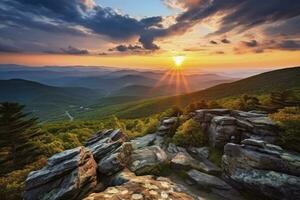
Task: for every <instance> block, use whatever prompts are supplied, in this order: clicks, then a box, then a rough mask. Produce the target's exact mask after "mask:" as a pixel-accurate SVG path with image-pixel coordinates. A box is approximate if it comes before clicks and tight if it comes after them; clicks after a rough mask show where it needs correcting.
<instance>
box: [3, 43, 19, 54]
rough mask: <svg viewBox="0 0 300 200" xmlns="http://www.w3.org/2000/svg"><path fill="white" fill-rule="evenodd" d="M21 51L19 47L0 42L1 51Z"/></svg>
mask: <svg viewBox="0 0 300 200" xmlns="http://www.w3.org/2000/svg"><path fill="white" fill-rule="evenodd" d="M20 52H22V51H21V50H20V49H19V48H18V47H15V46H11V45H8V44H4V43H0V53H20Z"/></svg>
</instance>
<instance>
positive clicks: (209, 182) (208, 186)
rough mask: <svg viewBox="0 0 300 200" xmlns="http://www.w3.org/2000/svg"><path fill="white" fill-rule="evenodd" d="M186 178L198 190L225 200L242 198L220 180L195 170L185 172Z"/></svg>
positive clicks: (240, 199)
mask: <svg viewBox="0 0 300 200" xmlns="http://www.w3.org/2000/svg"><path fill="white" fill-rule="evenodd" d="M187 175H188V177H189V178H190V179H191V180H192V182H194V183H195V184H196V186H197V187H198V188H200V189H204V190H209V191H212V192H213V193H215V194H217V195H219V196H221V197H223V199H226V200H243V199H244V198H243V197H242V196H241V195H240V194H239V193H238V192H237V191H236V190H234V189H233V188H232V187H231V186H230V185H228V184H227V183H226V182H225V181H223V180H222V179H220V178H218V177H215V176H211V175H208V174H205V173H202V172H199V171H197V170H190V171H188V172H187Z"/></svg>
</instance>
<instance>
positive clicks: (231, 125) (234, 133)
mask: <svg viewBox="0 0 300 200" xmlns="http://www.w3.org/2000/svg"><path fill="white" fill-rule="evenodd" d="M194 119H195V120H196V121H198V122H199V123H200V126H201V127H202V130H203V131H204V133H207V134H208V136H209V143H210V145H211V146H212V147H216V148H220V149H223V147H224V145H225V144H227V143H228V142H233V143H238V144H239V143H240V142H241V141H242V140H244V139H248V138H250V139H256V140H263V141H265V142H267V143H273V144H274V143H275V142H276V141H277V140H278V138H279V136H280V130H279V128H278V127H277V125H276V124H275V123H274V122H273V121H272V120H271V119H270V118H269V117H268V115H267V114H264V113H258V112H244V111H237V110H228V109H202V110H198V111H196V115H195V117H194Z"/></svg>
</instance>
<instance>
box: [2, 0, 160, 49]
mask: <svg viewBox="0 0 300 200" xmlns="http://www.w3.org/2000/svg"><path fill="white" fill-rule="evenodd" d="M0 11H1V12H0V19H1V21H3V22H4V23H3V26H4V28H8V27H12V26H13V27H18V29H24V28H30V29H33V31H34V29H39V30H43V31H45V32H59V33H63V34H77V35H80V34H82V35H86V34H87V32H90V33H93V34H97V35H105V36H108V37H109V38H111V39H113V40H120V41H124V40H128V39H131V38H134V37H139V38H141V39H140V41H141V43H142V44H143V46H144V48H148V49H151V50H155V49H158V46H156V45H154V44H150V40H149V39H147V37H146V36H144V35H145V34H147V32H148V30H152V29H153V30H154V29H162V25H161V22H162V17H160V16H158V17H150V18H143V19H141V20H137V19H135V18H132V17H130V16H128V15H122V14H119V13H118V12H116V11H114V10H113V9H111V8H103V7H101V6H99V5H96V4H95V3H94V1H92V0H57V1H53V0H43V1H39V0H10V1H8V0H3V1H1V2H0ZM80 27H82V28H80Z"/></svg>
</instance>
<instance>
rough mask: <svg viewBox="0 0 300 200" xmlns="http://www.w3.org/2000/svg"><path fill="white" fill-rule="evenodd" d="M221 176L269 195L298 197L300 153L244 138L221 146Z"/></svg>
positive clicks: (286, 197) (299, 194)
mask: <svg viewBox="0 0 300 200" xmlns="http://www.w3.org/2000/svg"><path fill="white" fill-rule="evenodd" d="M222 160H223V169H224V176H225V177H226V178H227V179H228V180H229V181H231V182H232V183H233V184H234V185H236V186H237V187H242V188H243V189H247V190H248V191H253V192H255V193H256V194H258V193H259V194H263V195H264V196H266V197H269V198H271V199H278V200H279V199H300V190H299V188H300V156H299V155H296V154H292V153H289V152H286V151H284V150H282V149H281V148H280V147H279V146H275V145H272V144H268V143H266V142H264V141H258V140H253V139H247V140H244V141H243V142H242V145H239V144H233V143H229V144H227V145H226V146H225V148H224V155H223V159H222Z"/></svg>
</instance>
